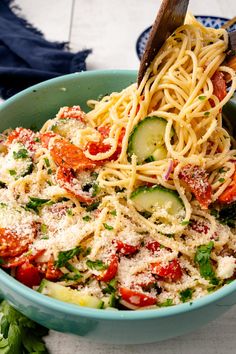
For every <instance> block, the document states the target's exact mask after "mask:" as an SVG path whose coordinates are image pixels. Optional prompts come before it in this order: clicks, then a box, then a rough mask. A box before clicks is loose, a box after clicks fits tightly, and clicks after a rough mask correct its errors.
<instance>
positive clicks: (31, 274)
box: [16, 262, 42, 288]
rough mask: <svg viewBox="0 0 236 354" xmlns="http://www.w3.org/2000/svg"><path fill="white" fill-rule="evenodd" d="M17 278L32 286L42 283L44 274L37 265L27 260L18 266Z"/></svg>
mask: <svg viewBox="0 0 236 354" xmlns="http://www.w3.org/2000/svg"><path fill="white" fill-rule="evenodd" d="M16 279H17V280H19V281H20V282H21V283H22V284H24V285H26V286H29V287H30V288H32V287H33V286H37V285H39V284H40V282H41V280H42V276H41V274H40V272H39V270H38V268H37V267H36V266H34V265H33V264H31V263H30V262H25V263H23V264H22V265H20V266H19V267H17V268H16Z"/></svg>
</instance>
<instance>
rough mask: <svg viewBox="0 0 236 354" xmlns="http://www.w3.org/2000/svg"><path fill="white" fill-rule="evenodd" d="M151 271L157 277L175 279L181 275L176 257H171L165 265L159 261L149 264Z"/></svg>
mask: <svg viewBox="0 0 236 354" xmlns="http://www.w3.org/2000/svg"><path fill="white" fill-rule="evenodd" d="M151 272H152V274H156V275H158V276H159V277H162V278H165V279H168V280H171V281H177V280H179V279H180V278H181V277H182V274H183V272H182V269H181V266H180V264H179V261H178V260H177V259H173V261H170V262H169V264H167V265H164V266H163V265H162V264H161V263H160V262H157V263H152V264H151Z"/></svg>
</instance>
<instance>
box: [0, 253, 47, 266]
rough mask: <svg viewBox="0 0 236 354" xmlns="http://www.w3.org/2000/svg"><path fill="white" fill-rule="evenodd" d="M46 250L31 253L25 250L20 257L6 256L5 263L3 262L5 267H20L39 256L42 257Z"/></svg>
mask: <svg viewBox="0 0 236 354" xmlns="http://www.w3.org/2000/svg"><path fill="white" fill-rule="evenodd" d="M44 252H45V250H39V251H37V252H34V253H31V252H29V251H28V252H25V253H23V254H21V255H20V256H18V257H10V258H4V259H3V261H4V263H3V264H2V267H3V268H14V267H18V266H20V265H22V264H24V263H26V262H32V261H34V260H35V259H37V258H38V257H40V256H41V255H42V254H43V253H44Z"/></svg>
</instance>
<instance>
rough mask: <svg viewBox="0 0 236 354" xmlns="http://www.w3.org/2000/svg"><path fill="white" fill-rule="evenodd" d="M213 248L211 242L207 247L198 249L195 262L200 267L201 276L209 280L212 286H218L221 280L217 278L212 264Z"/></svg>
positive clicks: (203, 246)
mask: <svg viewBox="0 0 236 354" xmlns="http://www.w3.org/2000/svg"><path fill="white" fill-rule="evenodd" d="M213 247H214V242H213V241H210V242H209V243H208V244H207V245H202V246H199V247H198V248H197V252H196V254H195V257H194V261H195V263H197V264H198V265H199V269H200V274H201V276H202V277H203V278H204V279H207V280H209V281H210V283H211V284H213V285H217V284H218V283H219V280H218V279H217V278H216V276H215V272H214V269H213V266H212V263H211V251H212V249H213Z"/></svg>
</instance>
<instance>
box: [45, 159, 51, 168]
mask: <svg viewBox="0 0 236 354" xmlns="http://www.w3.org/2000/svg"><path fill="white" fill-rule="evenodd" d="M44 162H45V165H46V167H50V162H49V160H48V158H47V157H45V158H44Z"/></svg>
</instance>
